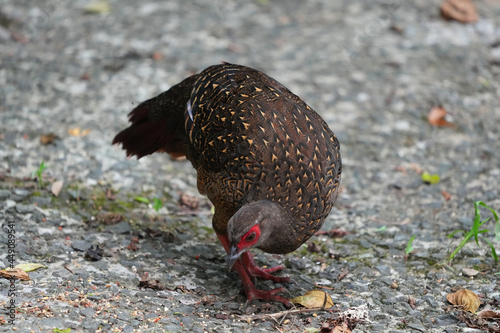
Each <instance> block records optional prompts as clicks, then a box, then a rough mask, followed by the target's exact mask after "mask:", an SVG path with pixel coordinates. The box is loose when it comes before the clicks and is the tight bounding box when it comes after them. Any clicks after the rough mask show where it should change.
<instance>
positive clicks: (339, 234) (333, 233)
mask: <svg viewBox="0 0 500 333" xmlns="http://www.w3.org/2000/svg"><path fill="white" fill-rule="evenodd" d="M350 234H351V233H350V232H347V231H343V230H339V229H332V230H328V231H323V230H320V231H318V232H316V233H315V235H316V236H323V235H324V236H328V237H331V238H342V237H344V236H345V235H350Z"/></svg>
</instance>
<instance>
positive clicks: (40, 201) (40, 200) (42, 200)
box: [30, 197, 52, 207]
mask: <svg viewBox="0 0 500 333" xmlns="http://www.w3.org/2000/svg"><path fill="white" fill-rule="evenodd" d="M30 201H31V202H32V203H34V204H37V205H38V206H39V207H44V206H49V205H50V204H51V203H52V198H47V197H31V198H30Z"/></svg>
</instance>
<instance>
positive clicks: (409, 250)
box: [405, 235, 415, 255]
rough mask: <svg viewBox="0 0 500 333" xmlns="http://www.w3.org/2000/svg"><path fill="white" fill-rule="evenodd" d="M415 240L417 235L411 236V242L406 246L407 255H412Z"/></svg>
mask: <svg viewBox="0 0 500 333" xmlns="http://www.w3.org/2000/svg"><path fill="white" fill-rule="evenodd" d="M414 240H415V235H413V236H411V238H410V240H409V241H408V244H406V250H405V253H406V255H408V254H410V252H411V251H413V245H412V244H413V241H414Z"/></svg>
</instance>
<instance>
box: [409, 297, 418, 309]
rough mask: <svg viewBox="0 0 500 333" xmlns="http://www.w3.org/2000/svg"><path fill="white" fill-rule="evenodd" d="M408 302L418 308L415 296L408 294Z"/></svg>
mask: <svg viewBox="0 0 500 333" xmlns="http://www.w3.org/2000/svg"><path fill="white" fill-rule="evenodd" d="M408 304H410V306H411V308H412V309H413V310H415V309H416V308H417V301H416V300H415V298H413V297H411V296H408Z"/></svg>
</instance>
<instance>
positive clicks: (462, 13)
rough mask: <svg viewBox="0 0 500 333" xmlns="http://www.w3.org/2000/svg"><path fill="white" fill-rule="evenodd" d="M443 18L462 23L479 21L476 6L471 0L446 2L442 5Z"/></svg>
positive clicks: (449, 0) (447, 0)
mask: <svg viewBox="0 0 500 333" xmlns="http://www.w3.org/2000/svg"><path fill="white" fill-rule="evenodd" d="M441 16H443V17H444V18H445V19H448V20H456V21H458V22H462V23H471V22H476V21H477V20H478V15H477V11H476V6H475V5H474V3H473V2H472V1H471V0H445V1H444V2H443V3H441Z"/></svg>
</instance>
